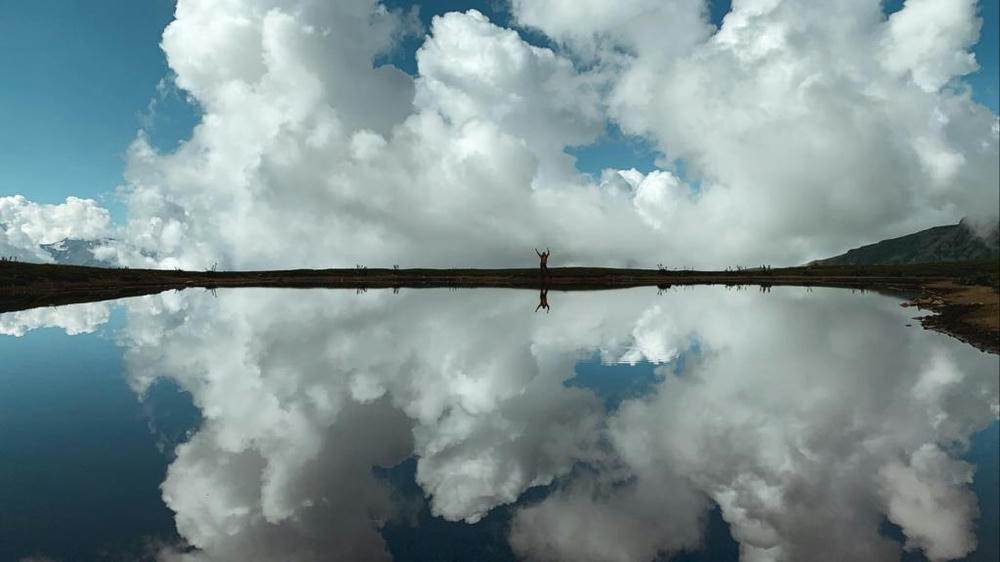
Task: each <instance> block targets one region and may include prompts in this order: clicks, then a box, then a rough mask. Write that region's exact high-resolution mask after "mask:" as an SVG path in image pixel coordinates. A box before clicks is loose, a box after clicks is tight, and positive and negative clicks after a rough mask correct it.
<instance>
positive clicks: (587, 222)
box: [17, 0, 1000, 268]
mask: <svg viewBox="0 0 1000 562" xmlns="http://www.w3.org/2000/svg"><path fill="white" fill-rule="evenodd" d="M609 6H610V5H608V4H606V3H601V2H592V1H586V2H565V1H563V0H535V1H527V0H518V1H515V2H513V3H512V5H511V7H512V10H513V14H514V17H515V20H516V21H517V22H518V23H519V24H521V25H524V26H528V27H531V28H533V29H536V30H539V31H541V32H543V33H545V34H547V35H548V37H549V38H551V39H552V40H553V42H554V43H555V44H557V45H558V47H557V48H556V50H555V51H553V50H551V49H546V48H540V47H537V46H533V45H530V44H528V43H527V42H525V41H524V40H523V39H522V38H521V37H520V36H519V34H518V33H517V32H516V31H513V30H510V29H503V28H501V27H498V26H496V25H495V24H493V23H491V22H489V21H488V20H487V19H486V18H485V17H484V16H483V15H482V14H480V13H478V12H475V11H468V12H465V13H459V12H454V13H449V14H446V15H444V16H440V17H436V18H434V20H433V23H432V26H431V28H430V30H429V34H428V35H427V37H426V38H425V40H424V43H423V45H422V47H421V48H420V49H419V50H418V52H417V62H418V75H417V76H416V77H415V78H411V77H409V76H407V75H405V74H404V73H402V72H401V71H399V70H398V69H396V68H394V67H392V66H389V65H383V66H379V67H377V68H376V67H374V61H376V60H378V57H380V56H381V55H383V54H385V53H387V52H390V51H392V49H394V48H396V46H397V41H398V39H399V38H400V37H402V36H404V35H406V34H410V33H413V32H414V29H415V26H414V20H413V18H414V15H413V13H402V12H393V11H389V10H387V9H385V8H384V7H383V6H381V5H380V4H378V3H377V2H375V1H374V0H351V1H346V2H337V3H333V4H330V3H326V2H318V1H314V0H254V1H251V0H228V1H226V2H216V3H211V4H204V3H197V2H188V1H183V0H182V1H181V2H180V3H179V5H178V7H177V16H176V19H175V20H174V21H173V22H172V23H171V24H170V25H169V26H168V28H167V29H166V30H165V31H164V34H163V39H162V47H163V49H164V52H165V53H166V56H167V60H168V62H169V64H170V68H171V72H172V73H173V75H174V76H175V78H174V82H175V83H176V84H177V86H178V87H180V88H183V89H184V90H185V91H186V92H187V93H189V94H190V96H191V97H192V98H193V100H194V102H195V103H197V104H198V105H199V107H201V108H202V109H203V116H202V120H201V122H200V124H199V125H198V126H197V127H196V128H195V130H194V132H193V134H192V137H191V139H190V140H188V141H186V142H185V143H183V144H182V145H181V146H180V147H178V148H177V149H176V150H175V151H173V152H166V153H161V152H158V151H157V150H156V149H154V148H153V147H152V146H150V144H149V143H148V142H147V140H146V138H145V136H144V135H143V134H140V135H139V136H138V137H137V139H136V141H135V142H134V143H133V145H132V146H131V147H130V149H129V151H128V165H127V170H126V178H127V182H126V186H125V188H124V193H125V196H126V198H127V201H128V208H129V214H128V224H127V227H126V228H125V239H126V240H127V242H128V245H122V246H121V247H115V248H112V249H109V250H106V252H107V253H109V254H114V258H115V259H117V260H118V261H119V262H123V263H127V264H134V265H159V266H162V267H177V266H180V267H189V268H205V267H209V266H210V265H211V264H212V263H215V262H218V263H219V264H220V267H223V268H256V267H268V268H272V267H286V266H287V267H293V266H294V267H302V266H314V267H322V266H333V265H341V266H343V265H345V264H347V265H351V264H355V263H365V264H368V265H390V264H394V263H398V264H401V265H431V266H457V265H479V266H517V265H525V264H526V263H530V262H531V259H532V255H533V254H532V253H531V252H530V248H531V247H533V246H538V245H545V246H549V247H552V248H553V250H554V252H555V253H554V257H553V259H554V260H555V261H554V263H555V264H580V263H587V264H595V265H596V264H601V265H643V266H646V267H649V266H651V265H652V264H655V263H660V262H671V263H678V262H679V263H682V264H684V265H691V266H699V267H717V268H721V267H724V266H726V265H733V264H737V263H774V264H794V263H801V262H804V261H807V260H809V259H812V258H816V257H822V256H826V255H830V254H833V253H836V252H839V251H842V250H844V249H845V248H849V247H852V246H856V245H860V244H863V243H868V242H871V241H874V240H878V239H882V238H886V237H890V236H894V235H901V234H905V233H909V232H913V231H915V230H918V229H920V228H925V227H928V226H932V225H937V224H944V223H949V222H955V221H957V220H958V219H959V218H961V217H963V216H971V217H972V218H973V219H974V222H976V223H977V224H978V223H980V222H982V223H992V222H995V220H993V219H995V218H996V217H995V215H996V211H995V210H996V208H997V207H998V206H1000V194H998V192H997V190H996V189H995V186H996V185H997V183H998V182H1000V176H998V169H1000V166H998V158H1000V157H998V154H1000V145H998V140H997V134H996V131H997V127H998V126H997V123H998V121H997V117H996V115H994V114H992V113H991V112H990V111H989V110H987V109H986V108H984V107H982V106H980V105H978V104H976V103H974V102H973V101H972V100H971V97H970V93H969V91H968V90H967V89H966V88H963V87H961V86H960V85H959V84H958V83H957V82H956V81H955V79H956V78H957V77H959V76H961V75H962V74H963V73H966V72H969V71H971V70H972V69H974V68H975V61H974V58H973V57H972V55H971V54H970V52H969V50H968V49H969V46H970V45H971V44H973V43H974V42H975V41H976V38H977V36H978V29H979V25H980V21H979V19H978V18H977V16H976V14H975V6H974V3H973V2H972V1H971V0H962V1H961V2H944V1H939V0H911V1H909V2H907V3H905V4H904V7H903V9H902V10H900V11H898V12H896V13H894V14H893V15H892V16H891V17H889V18H886V17H885V16H884V15H883V12H882V7H881V3H880V2H878V1H877V0H851V1H850V2H834V3H830V2H827V3H801V2H793V1H790V0H788V1H778V0H744V1H739V2H735V3H734V5H733V8H732V11H731V12H730V13H729V14H728V15H727V16H726V17H725V19H724V21H723V24H722V26H721V27H720V28H719V29H717V30H716V29H714V28H713V26H712V25H710V24H709V23H708V22H707V15H706V7H705V4H704V2H700V1H696V0H671V1H667V2H652V1H648V0H629V1H628V2H625V3H618V4H616V5H615V7H614V9H611V8H609ZM609 120H610V122H613V123H616V124H618V125H620V126H621V127H622V128H623V129H624V130H625V131H626V132H628V133H632V134H637V135H642V136H645V137H646V138H647V139H648V140H650V141H652V142H653V144H654V145H655V146H656V147H657V148H658V149H659V150H661V151H663V152H664V153H665V154H666V158H665V159H664V161H662V162H660V164H661V165H662V166H664V167H665V168H668V169H664V170H654V171H653V172H651V173H650V174H648V175H643V174H638V172H634V171H629V170H609V171H607V172H606V173H605V174H603V176H602V181H600V182H595V181H593V180H592V179H591V178H589V177H588V176H584V175H581V174H578V173H576V171H575V169H574V166H573V159H572V157H571V156H569V155H568V154H566V153H564V152H563V149H564V148H565V147H566V146H570V145H580V144H587V143H590V142H592V141H593V140H594V139H595V138H597V137H598V135H599V134H600V132H601V131H602V130H603V127H604V126H605V124H606V123H607V122H609ZM676 159H680V160H676ZM679 161H683V164H684V166H683V167H681V166H679V165H677V163H678V162H679ZM680 170H684V171H685V174H686V175H685V174H682V173H681V172H680ZM689 180H697V181H690V185H689ZM73 232H75V231H73ZM29 242H30V243H36V242H37V241H36V240H35V239H34V238H32V239H30V240H28V239H25V240H22V241H20V242H18V244H20V246H17V247H18V248H21V251H25V252H31V253H34V254H36V255H39V254H38V252H37V251H34V250H31V249H28V244H29Z"/></svg>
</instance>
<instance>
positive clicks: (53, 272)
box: [0, 260, 1000, 353]
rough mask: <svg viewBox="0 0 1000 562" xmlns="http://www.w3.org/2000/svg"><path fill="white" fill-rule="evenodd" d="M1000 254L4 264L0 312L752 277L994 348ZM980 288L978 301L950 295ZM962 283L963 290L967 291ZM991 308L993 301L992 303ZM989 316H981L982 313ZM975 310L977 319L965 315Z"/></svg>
mask: <svg viewBox="0 0 1000 562" xmlns="http://www.w3.org/2000/svg"><path fill="white" fill-rule="evenodd" d="M998 279H1000V262H998V261H996V260H978V261H966V262H942V263H930V264H911V265H891V266H888V265H883V266H803V267H787V268H773V269H770V268H763V269H761V268H755V269H742V270H736V271H732V270H729V271H695V270H670V269H665V268H660V269H616V268H601V267H553V268H548V269H547V271H546V275H544V276H540V275H539V270H538V269H536V268H520V269H396V268H392V269H389V268H385V269H381V268H370V269H369V268H362V267H355V268H353V269H294V270H273V271H179V270H159V269H126V268H116V269H110V268H97V267H85V266H70V265H52V264H34V263H25V262H11V261H3V262H0V312H10V311H16V310H25V309H29V308H35V307H40V306H54V305H64V304H73V303H81V302H93V301H102V300H110V299H118V298H124V297H131V296H139V295H147V294H153V293H159V292H163V291H168V290H180V289H186V288H196V287H201V288H205V289H221V288H237V287H273V288H329V289H353V290H361V289H377V288H386V289H399V288H413V289H421V288H474V287H483V288H510V289H533V290H542V289H546V290H549V289H553V290H556V291H574V290H600V289H623V288H629V287H642V286H651V287H658V288H660V289H661V290H668V289H669V288H670V287H673V286H680V285H724V286H729V287H738V288H739V287H744V286H751V285H756V286H758V287H762V288H763V289H762V290H764V291H770V288H771V287H775V286H801V287H841V288H851V289H864V290H872V291H878V292H881V293H886V294H890V295H895V296H900V297H903V298H907V299H909V298H915V299H916V300H915V301H914V304H916V305H917V306H919V307H922V308H926V309H930V310H933V311H935V312H938V313H939V314H938V315H937V316H931V317H928V318H929V320H928V321H925V322H924V324H925V326H928V327H932V328H934V329H936V330H939V331H943V332H946V333H949V334H951V335H953V336H956V337H958V338H959V339H962V340H963V341H967V342H969V343H971V344H972V345H975V346H976V347H978V348H980V349H983V350H986V351H991V352H993V353H996V352H997V351H998V350H1000V343H998V341H1000V332H998V327H997V324H998V322H997V321H996V320H995V319H994V320H990V316H991V315H992V316H995V315H996V314H995V313H993V312H992V311H994V310H995V309H996V306H997V302H996V301H997V299H998V298H1000V295H998V293H997V288H998ZM976 287H978V289H979V290H980V292H979V293H977V296H976V297H975V298H974V299H970V298H966V297H963V298H962V299H959V298H958V297H956V296H955V295H958V294H965V293H968V288H976ZM963 291H964V293H963ZM990 307H992V308H990ZM984 312H987V313H990V314H986V315H985V317H986V320H985V323H984V321H982V320H981V318H982V317H984V314H983V313H984ZM970 315H974V316H977V317H979V319H977V320H976V322H974V323H969V322H966V318H967V317H970Z"/></svg>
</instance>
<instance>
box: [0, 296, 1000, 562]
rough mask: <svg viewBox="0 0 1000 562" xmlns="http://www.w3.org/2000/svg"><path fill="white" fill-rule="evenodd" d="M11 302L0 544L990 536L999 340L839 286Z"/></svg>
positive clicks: (177, 551) (354, 556)
mask: <svg viewBox="0 0 1000 562" xmlns="http://www.w3.org/2000/svg"><path fill="white" fill-rule="evenodd" d="M538 296H539V295H538V294H537V293H532V292H527V291H504V290H463V291H449V290H402V291H401V292H399V293H398V294H397V293H393V292H392V291H369V292H367V293H361V294H358V293H355V292H353V291H324V290H310V291H304V290H299V291H296V290H257V289H242V290H231V291H220V292H218V293H217V294H215V293H209V292H201V291H192V290H189V291H184V292H180V293H178V292H169V293H163V294H161V295H155V296H149V297H140V298H134V299H126V300H123V301H119V302H115V303H91V304H82V305H74V306H66V307H59V308H45V309H36V310H31V311H24V312H17V313H8V314H3V315H0V334H3V335H0V560H22V559H31V560H92V559H110V560H133V559H156V558H159V559H164V560H180V559H190V560H202V559H204V560H379V559H386V560H388V559H395V560H510V559H527V560H638V561H646V560H654V559H658V560H685V561H692V560H738V559H739V560H746V561H757V560H831V561H833V560H836V561H841V560H900V559H902V560H927V559H929V560H948V559H973V560H996V559H997V555H998V547H997V525H998V523H997V504H998V488H997V471H998V467H997V465H998V461H997V458H998V447H997V441H998V429H997V428H998V423H997V417H998V412H1000V407H998V358H997V356H996V355H989V354H986V353H983V352H980V351H978V350H976V349H974V348H973V347H971V346H968V345H966V344H964V343H962V342H959V341H957V340H954V339H951V338H949V337H947V336H944V335H941V334H938V333H934V332H929V331H925V330H923V329H921V328H920V325H919V323H918V322H916V321H913V320H911V319H910V316H911V315H912V314H913V310H912V309H904V308H901V307H900V306H899V300H898V299H893V298H889V297H885V296H881V295H875V294H860V293H852V292H851V291H849V290H835V289H814V290H812V291H807V290H805V289H801V288H775V289H773V290H772V291H771V292H770V293H766V294H765V293H760V292H757V291H756V290H754V291H727V290H726V289H723V288H715V287H704V288H688V289H674V290H671V291H666V292H663V293H661V294H658V292H657V291H656V289H631V290H625V291H606V292H588V293H558V292H552V293H550V294H548V295H547V297H548V298H547V300H548V303H547V304H548V305H549V306H550V308H549V309H548V310H546V309H544V308H542V309H539V310H537V311H536V307H537V305H538V304H539V302H538Z"/></svg>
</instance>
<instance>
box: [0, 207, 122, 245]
mask: <svg viewBox="0 0 1000 562" xmlns="http://www.w3.org/2000/svg"><path fill="white" fill-rule="evenodd" d="M110 233H111V215H110V213H108V210H107V209H104V208H103V207H100V206H98V204H97V202H96V201H94V200H93V199H80V198H77V197H67V198H66V201H65V202H64V203H60V204H57V205H45V204H40V203H35V202H33V201H29V200H27V199H25V197H24V196H22V195H13V196H7V197H0V254H2V255H5V256H15V257H18V258H19V259H32V260H41V261H52V257H51V256H50V255H49V254H47V253H46V252H45V251H44V250H43V249H42V248H41V247H40V246H41V245H42V244H52V243H54V242H58V241H60V240H62V239H64V238H77V239H81V240H96V239H101V238H105V237H107V236H109V235H110Z"/></svg>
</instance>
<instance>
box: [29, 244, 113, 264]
mask: <svg viewBox="0 0 1000 562" xmlns="http://www.w3.org/2000/svg"><path fill="white" fill-rule="evenodd" d="M111 242H113V240H111V239H110V238H106V239H103V240H77V239H72V238H64V239H63V240H60V241H58V242H53V243H52V244H42V245H41V247H42V250H44V251H45V252H46V253H47V254H49V255H50V256H52V259H54V260H55V261H56V263H61V264H65V265H90V266H94V267H111V265H112V264H111V263H109V262H106V261H102V260H99V259H97V258H96V257H94V249H95V248H98V247H100V246H107V245H108V244H109V243H111Z"/></svg>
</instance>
